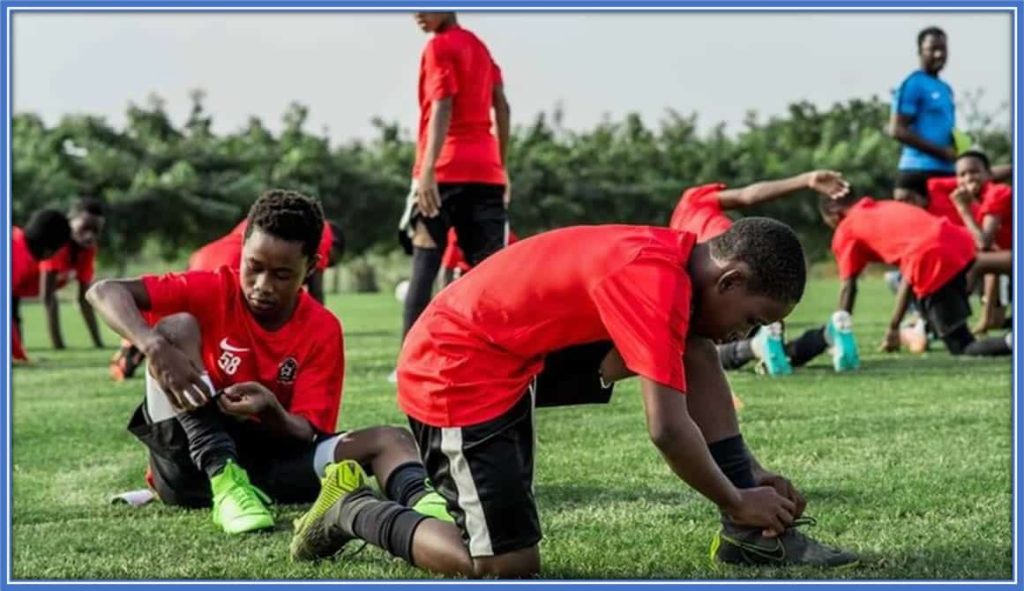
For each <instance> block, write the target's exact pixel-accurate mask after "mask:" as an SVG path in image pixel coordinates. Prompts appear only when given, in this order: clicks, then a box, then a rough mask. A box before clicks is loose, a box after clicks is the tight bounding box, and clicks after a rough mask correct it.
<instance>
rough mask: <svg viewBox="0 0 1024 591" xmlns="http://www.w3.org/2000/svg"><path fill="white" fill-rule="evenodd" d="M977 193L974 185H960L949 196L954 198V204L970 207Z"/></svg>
mask: <svg viewBox="0 0 1024 591" xmlns="http://www.w3.org/2000/svg"><path fill="white" fill-rule="evenodd" d="M976 194H977V193H976V192H975V190H974V186H973V185H958V186H957V188H956V189H954V190H953V192H952V193H951V194H950V196H949V198H950V199H952V200H953V204H954V205H956V206H957V207H959V208H961V209H969V208H970V207H971V203H973V202H974V196H975V195H976Z"/></svg>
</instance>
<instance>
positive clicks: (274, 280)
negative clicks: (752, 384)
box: [11, 12, 1013, 577]
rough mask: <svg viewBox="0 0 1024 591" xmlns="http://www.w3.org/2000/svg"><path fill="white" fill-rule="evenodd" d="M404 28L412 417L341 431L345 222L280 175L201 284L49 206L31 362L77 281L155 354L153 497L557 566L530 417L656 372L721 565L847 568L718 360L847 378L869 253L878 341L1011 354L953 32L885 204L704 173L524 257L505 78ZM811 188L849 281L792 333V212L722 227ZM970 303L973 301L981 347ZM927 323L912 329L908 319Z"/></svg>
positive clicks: (232, 524) (219, 518)
mask: <svg viewBox="0 0 1024 591" xmlns="http://www.w3.org/2000/svg"><path fill="white" fill-rule="evenodd" d="M415 20H416V23H417V24H418V25H419V27H420V28H421V30H423V31H424V32H426V33H429V34H430V40H429V42H428V43H427V45H426V47H425V49H424V51H423V54H422V58H421V67H420V78H419V87H418V99H419V105H420V113H421V116H420V120H419V128H418V134H417V138H418V141H417V150H416V162H415V166H414V169H413V171H412V178H413V182H412V186H411V189H410V193H409V196H408V198H407V207H406V210H405V212H404V215H403V216H402V219H401V221H400V224H399V235H400V238H401V241H402V243H403V245H404V246H405V247H406V248H407V249H408V251H409V252H410V253H411V255H412V272H411V277H410V279H409V284H408V290H407V293H406V294H405V296H404V298H403V299H404V306H405V308H404V316H403V330H402V336H403V344H402V347H401V352H400V355H399V358H398V363H397V368H396V371H395V373H394V374H393V376H392V379H393V380H394V381H395V382H396V383H397V402H398V405H399V406H400V408H401V409H402V411H403V412H404V413H405V414H406V415H407V417H408V422H409V429H405V428H399V427H393V426H371V427H366V428H362V429H358V430H353V431H344V432H338V431H337V426H338V419H339V412H340V406H341V397H342V385H343V381H344V373H345V362H344V359H345V355H344V351H345V349H344V340H343V332H342V328H341V324H340V322H339V321H338V319H337V317H335V315H334V314H333V313H331V312H330V311H328V310H327V309H326V308H325V307H324V306H323V272H324V270H325V269H326V268H327V267H329V266H332V265H334V264H336V263H337V262H338V261H339V260H340V259H341V257H342V254H343V250H344V240H343V238H342V229H341V228H340V227H339V226H338V225H337V224H335V223H332V222H329V221H326V220H325V219H324V216H323V212H322V210H321V207H320V204H319V202H318V201H317V200H316V199H315V198H313V197H309V196H306V195H302V194H300V193H297V192H294V191H289V190H284V189H273V190H268V191H267V192H265V193H264V194H263V195H261V196H260V197H259V198H258V199H257V200H256V202H255V203H254V205H253V206H252V208H251V210H250V211H249V214H248V216H247V218H246V219H245V220H244V221H242V222H241V223H240V224H239V225H238V226H237V227H236V228H235V229H234V230H232V232H231V233H230V234H228V235H227V236H225V237H223V238H221V239H219V240H217V241H215V242H214V243H211V244H209V245H207V246H205V247H203V248H202V249H200V250H198V251H197V252H196V253H195V254H194V255H193V256H192V257H191V258H190V260H189V268H188V270H187V271H184V272H182V273H170V274H165V275H147V276H143V277H140V278H136V279H108V280H103V281H99V282H96V283H95V284H93V283H92V281H93V279H94V261H95V258H96V248H97V247H96V245H97V242H98V239H99V237H100V235H101V233H102V230H103V224H104V217H105V209H104V205H103V203H102V201H100V200H97V199H94V198H83V199H81V200H80V201H77V202H76V203H75V204H74V205H73V206H72V208H71V210H70V211H69V212H68V214H67V215H65V214H63V213H61V212H59V211H56V210H43V211H37V212H35V213H34V214H33V215H32V216H31V218H30V219H29V220H28V222H27V223H26V224H25V225H24V227H22V228H17V227H16V228H14V229H13V233H12V251H11V252H12V266H13V269H12V283H11V285H12V295H13V298H14V329H13V330H12V338H13V341H12V343H13V353H14V358H15V360H20V361H22V362H27V361H28V357H27V355H26V354H25V351H24V349H23V348H22V346H21V339H20V331H21V330H22V324H21V319H20V317H19V315H18V301H19V300H20V299H22V298H28V297H35V296H37V295H40V294H41V296H42V299H43V301H44V303H45V309H46V318H47V322H48V326H49V334H50V336H51V340H52V342H53V345H54V347H56V348H62V347H63V337H62V336H61V330H60V324H59V315H58V300H57V298H56V290H57V289H58V288H59V287H60V286H62V285H63V284H65V283H66V282H68V281H69V280H70V278H71V276H72V274H74V276H75V278H76V279H77V281H78V283H79V298H78V301H79V305H80V307H81V310H82V314H83V317H84V318H85V322H86V324H87V326H88V327H89V333H90V335H91V337H92V340H93V342H94V344H95V345H96V346H97V347H102V346H103V341H102V339H101V337H100V332H99V330H98V327H97V323H96V318H95V317H96V315H97V314H98V315H99V316H100V318H102V319H103V321H105V322H106V323H107V324H108V325H109V326H110V327H111V328H112V329H113V330H114V331H115V332H116V333H118V334H119V335H120V336H121V337H122V338H123V339H124V343H123V344H122V347H121V348H120V350H119V352H118V354H117V355H116V356H115V358H114V360H113V361H112V363H111V373H112V375H113V376H114V377H115V378H116V379H119V380H124V379H127V378H130V377H131V376H132V375H133V374H134V373H135V370H136V368H138V367H144V368H145V371H144V372H143V373H144V379H145V397H144V399H143V400H142V401H141V402H140V404H139V405H138V407H137V408H136V410H135V412H134V413H133V415H132V416H131V418H130V420H129V424H128V429H129V430H130V431H131V432H132V433H133V434H134V435H135V436H136V437H137V438H138V439H139V440H140V441H141V442H142V443H143V444H144V445H145V446H146V447H147V448H148V450H149V456H148V458H149V460H148V465H147V469H146V480H147V482H148V484H149V486H150V488H151V489H152V490H153V491H155V494H156V496H157V497H159V499H160V500H162V501H163V502H165V503H167V504H173V505H181V506H185V507H209V506H211V505H212V508H213V509H212V519H213V522H214V523H215V524H217V526H219V527H221V528H222V529H223V530H224V531H226V532H228V533H233V534H237V533H245V532H251V531H258V530H263V529H267V528H270V527H273V525H274V517H273V512H272V510H271V509H270V507H269V503H270V502H271V501H272V500H274V501H281V502H311V503H312V507H311V508H310V509H309V511H308V512H306V513H305V514H304V515H303V516H302V517H300V518H299V519H298V520H296V522H295V531H294V534H293V539H292V543H291V550H290V552H291V557H292V558H293V559H294V560H322V559H326V558H329V557H335V556H338V555H339V554H340V555H341V556H342V560H343V558H344V554H343V550H344V549H345V548H346V547H347V544H348V542H349V541H351V540H354V539H361V540H364V541H367V542H370V543H372V544H374V545H376V546H379V547H381V548H383V549H384V550H386V551H387V552H389V553H390V554H392V555H394V556H397V557H399V558H402V559H404V560H406V561H408V562H409V563H410V564H413V565H415V566H417V567H420V568H423V569H427V570H430V571H433V572H438V573H444V574H450V575H462V576H468V577H483V576H494V577H528V576H536V575H538V574H539V573H540V572H541V562H540V551H539V542H540V540H541V537H542V536H541V527H540V520H539V517H538V514H537V507H536V503H535V500H534V488H533V465H534V457H535V451H536V450H535V439H534V432H533V429H534V421H533V413H534V412H535V408H536V407H545V406H565V405H573V404H588V403H602V402H607V401H608V400H609V399H610V398H611V396H612V394H613V390H614V386H615V383H616V382H617V381H619V380H621V379H624V378H627V377H630V376H638V377H639V380H640V385H641V387H640V390H641V393H642V397H643V402H644V410H645V415H646V419H647V429H648V436H649V437H650V438H651V440H652V442H653V443H654V445H655V447H656V448H657V449H658V451H659V452H660V453H661V454H662V456H663V457H664V459H665V462H666V463H667V464H668V465H669V467H670V468H671V470H672V471H673V472H674V473H675V475H676V476H678V477H679V478H680V479H681V480H683V481H685V482H686V483H687V484H689V485H690V486H692V487H693V488H694V489H696V490H697V491H698V492H699V493H700V494H702V495H703V496H704V497H706V498H707V499H709V500H710V501H712V502H713V503H715V505H716V506H717V507H718V509H719V511H720V516H721V518H720V526H719V528H718V533H717V535H715V536H714V538H713V541H712V553H713V555H714V556H715V557H716V558H717V559H718V560H720V561H722V562H725V563H729V564H774V565H816V566H827V567H841V566H850V565H853V564H855V563H856V562H857V560H858V557H857V555H856V553H854V552H851V551H848V550H842V549H838V548H835V547H832V546H829V545H826V544H823V543H820V542H818V541H816V540H814V539H812V538H810V537H808V536H807V535H805V534H804V533H803V532H802V531H801V530H800V529H799V526H801V525H804V524H806V523H808V522H809V521H812V520H811V519H810V518H809V517H806V516H805V515H804V510H805V507H806V499H805V498H804V497H803V495H802V494H801V493H800V491H799V490H798V489H797V488H796V487H795V486H794V485H793V484H792V483H791V482H790V481H789V480H788V479H786V478H785V477H784V476H782V475H780V474H779V473H777V472H774V471H772V470H769V469H768V468H766V467H765V466H764V465H763V464H762V463H761V462H760V461H759V460H758V459H757V458H755V456H754V455H753V453H752V452H751V451H750V450H749V449H748V448H747V446H746V444H745V442H744V440H743V437H742V435H741V432H740V428H739V423H738V420H737V417H736V410H735V407H734V400H733V396H732V393H731V389H730V388H729V385H728V382H727V380H726V377H725V373H724V372H723V370H724V369H725V370H728V369H736V368H739V367H741V366H743V365H745V364H748V363H755V364H756V367H757V368H758V369H759V371H761V372H763V373H765V374H769V375H772V376H779V375H785V374H788V373H791V372H792V371H793V368H796V367H800V366H803V365H804V364H806V363H808V362H809V361H810V360H812V359H814V358H815V357H817V356H819V355H823V354H827V355H829V356H830V357H831V363H832V366H833V368H834V370H835V371H837V372H845V371H853V370H856V369H858V367H859V366H860V365H861V361H860V355H859V353H858V346H857V342H856V339H855V338H854V334H853V322H852V315H853V312H854V303H855V300H856V295H857V280H858V277H859V276H860V275H861V274H862V273H863V272H864V270H865V268H866V266H867V265H868V263H872V262H879V263H885V264H888V265H893V266H896V267H897V268H898V269H899V275H898V277H897V279H896V281H895V283H894V285H895V287H896V292H897V293H896V304H895V307H894V311H893V314H892V317H891V320H890V322H889V325H888V330H887V331H886V334H885V338H884V340H883V343H882V348H883V349H884V350H886V351H895V350H897V349H899V348H900V347H901V345H906V346H907V347H909V348H911V349H912V350H915V351H921V350H924V349H925V348H926V347H927V346H928V342H929V340H932V339H936V340H939V341H941V342H942V343H943V344H944V346H945V347H946V348H947V349H948V351H949V352H950V353H951V354H953V355H997V354H1009V353H1010V343H1011V339H1010V336H1009V334H1006V335H1005V336H1004V335H1000V336H998V337H992V338H985V339H978V338H977V337H976V334H975V332H977V333H982V332H986V331H990V330H994V329H995V330H999V329H1002V328H1003V326H1004V317H1005V314H1004V313H1002V312H1000V310H1001V309H1002V308H1004V306H1005V302H1000V294H999V293H998V289H997V286H998V284H999V280H998V278H999V277H1000V276H1001V275H1002V276H1006V275H1009V274H1010V271H1011V264H1010V252H1011V249H1012V243H1013V236H1012V190H1011V188H1010V187H1008V186H1006V185H1004V184H1000V180H1005V179H1007V178H1008V177H1009V175H1010V169H1009V167H1008V166H998V167H994V166H992V165H991V163H990V162H989V159H988V157H987V156H986V155H985V154H984V153H983V152H981V151H980V150H977V149H974V148H972V147H970V145H969V141H965V139H964V136H963V135H962V134H960V133H959V132H958V131H956V130H955V128H954V125H953V123H954V121H955V116H954V114H953V111H952V91H951V90H950V89H949V87H948V85H946V84H945V82H943V81H942V80H941V79H939V76H938V74H939V71H940V70H941V69H942V67H943V66H944V64H945V60H946V51H947V39H946V36H945V34H944V33H943V32H942V31H941V30H939V29H935V28H929V29H925V30H924V31H922V32H921V35H920V36H919V37H918V40H917V47H918V54H919V58H920V63H921V68H920V70H918V71H916V72H915V73H914V74H912V75H911V76H910V77H908V78H907V80H906V81H905V82H904V83H903V84H902V85H901V86H900V88H899V89H898V91H897V93H896V95H895V97H894V101H893V118H892V125H891V129H890V132H891V134H892V135H893V137H895V138H896V139H897V140H898V141H900V142H901V143H903V145H904V147H903V153H902V157H901V161H900V166H899V173H898V176H897V183H896V184H897V188H896V191H894V197H895V198H896V199H875V198H872V197H868V196H863V195H860V194H858V193H856V192H855V190H854V188H852V187H850V186H849V184H848V183H847V181H846V180H844V178H843V175H842V174H841V173H839V172H835V171H830V170H815V171H809V172H806V173H804V174H800V175H797V176H794V177H791V178H787V179H781V180H766V181H763V182H759V183H755V184H753V185H750V186H747V187H742V188H730V187H728V186H727V185H725V184H722V183H710V184H703V185H700V186H693V187H689V188H686V189H685V190H684V191H683V192H682V196H681V198H680V200H679V202H678V205H677V206H676V208H675V210H674V211H673V212H671V217H670V220H669V223H668V224H667V225H666V226H665V227H652V226H633V225H604V226H577V227H571V228H563V229H557V230H552V231H550V232H544V233H542V234H539V235H537V236H533V237H528V238H525V239H523V240H522V241H521V242H519V243H518V244H516V245H515V246H513V247H511V248H506V246H507V245H508V243H509V242H510V237H511V233H510V231H509V223H508V205H509V202H510V198H511V184H510V183H509V179H508V178H507V175H506V168H505V162H506V156H507V149H508V137H509V105H508V101H507V99H506V96H505V92H504V85H503V79H502V73H501V70H500V69H499V68H498V66H497V64H496V63H495V61H494V60H493V58H492V57H491V54H490V53H489V51H488V50H487V48H486V46H485V45H484V44H483V43H482V42H481V41H480V40H479V39H478V38H477V37H476V36H475V35H474V34H473V33H471V32H470V31H468V30H466V29H464V28H462V27H460V26H459V24H458V22H457V19H456V15H455V14H454V13H451V12H438V13H416V15H415ZM807 191H811V192H815V193H817V194H818V196H819V197H818V199H819V209H820V211H821V215H822V220H823V222H824V223H825V224H827V225H828V226H830V227H831V228H833V229H834V234H833V240H832V251H833V253H834V256H835V259H836V262H837V264H838V269H839V278H840V280H841V288H840V290H839V291H840V295H839V302H838V305H837V308H836V311H835V312H834V313H833V314H831V316H830V317H829V318H826V319H823V320H824V323H823V324H822V325H821V326H819V327H815V328H812V329H809V330H806V331H804V332H803V333H802V334H800V335H798V336H795V337H792V336H791V335H787V334H786V331H785V329H784V326H783V319H784V318H785V317H786V316H787V315H788V314H789V313H790V312H791V311H792V310H793V308H794V307H795V306H796V305H797V303H798V302H799V301H800V299H801V298H802V296H803V293H804V287H805V284H806V267H805V265H806V263H805V257H804V252H803V248H802V246H801V244H800V242H799V240H798V239H797V237H796V235H795V234H794V233H793V232H792V230H791V229H790V228H789V227H788V226H786V225H785V224H782V223H780V222H778V221H775V220H771V219H767V218H759V217H730V216H729V215H727V214H726V212H728V211H735V210H741V209H743V208H747V207H751V206H755V205H758V204H761V203H765V202H767V201H770V200H774V199H782V198H800V197H799V195H800V194H802V193H806V192H807ZM668 213H669V212H666V217H668ZM456 241H457V244H456ZM446 249H447V250H448V253H449V254H443V253H445V251H446ZM442 266H444V267H446V268H447V269H448V270H449V271H448V272H447V273H446V277H447V278H446V281H445V283H446V286H445V287H444V288H443V289H442V290H441V292H440V293H439V294H438V295H437V296H436V297H434V296H433V291H434V289H433V288H434V283H435V281H436V278H437V276H438V273H439V270H440V269H441V267H442ZM456 269H458V271H457V272H456V271H455V270H456ZM524 269H529V270H530V271H529V272H523V270H524ZM456 275H462V276H461V277H459V278H458V279H454V278H455V276H456ZM453 279H454V280H453ZM977 287H981V288H982V290H983V300H982V301H983V310H984V312H983V314H982V318H981V322H980V323H979V324H978V325H977V326H975V327H974V328H975V329H976V330H975V331H974V332H972V330H971V328H970V327H969V326H968V320H969V318H970V316H971V306H970V301H969V298H970V296H971V294H972V293H973V292H974V291H976V288H977ZM909 308H913V309H914V311H915V312H914V314H915V315H916V316H917V318H918V320H916V321H915V320H912V319H908V318H905V316H907V311H908V309H909ZM370 476H373V477H375V478H376V481H377V483H378V486H377V487H376V488H375V487H372V486H370V480H369V478H370Z"/></svg>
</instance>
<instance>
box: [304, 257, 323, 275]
mask: <svg viewBox="0 0 1024 591" xmlns="http://www.w3.org/2000/svg"><path fill="white" fill-rule="evenodd" d="M320 258H321V257H320V255H319V254H314V255H313V256H311V257H309V269H307V270H306V279H305V280H306V281H309V280H310V279H312V278H313V273H316V270H317V265H318V264H319V263H320Z"/></svg>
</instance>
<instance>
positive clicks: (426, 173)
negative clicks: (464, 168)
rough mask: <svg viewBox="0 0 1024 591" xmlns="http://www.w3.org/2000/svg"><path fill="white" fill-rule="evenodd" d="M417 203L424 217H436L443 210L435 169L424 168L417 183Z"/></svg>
mask: <svg viewBox="0 0 1024 591" xmlns="http://www.w3.org/2000/svg"><path fill="white" fill-rule="evenodd" d="M416 205H417V207H419V210H420V213H421V214H423V217H427V218H432V217H436V216H437V214H438V213H440V211H441V194H440V191H439V190H438V188H437V178H436V177H435V176H434V171H433V169H429V168H424V169H423V171H422V172H421V173H420V178H419V179H418V180H417V183H416Z"/></svg>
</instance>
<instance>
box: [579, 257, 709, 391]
mask: <svg viewBox="0 0 1024 591" xmlns="http://www.w3.org/2000/svg"><path fill="white" fill-rule="evenodd" d="M590 296H591V297H592V298H593V300H594V303H595V304H596V306H597V310H598V313H599V314H600V315H601V321H602V322H603V323H604V327H605V329H606V330H607V331H608V334H609V336H611V339H612V342H613V343H614V344H615V348H616V349H617V350H618V351H619V354H621V355H622V359H623V360H624V361H625V362H626V367H628V368H629V369H630V370H631V371H633V372H634V373H636V374H637V375H641V376H644V377H645V378H648V379H651V380H654V381H655V382H658V383H659V384H664V385H665V386H668V387H670V388H674V389H676V390H679V391H680V392H686V377H685V374H684V372H683V353H684V352H685V349H686V333H687V330H688V327H689V320H690V318H689V310H690V279H689V277H687V276H686V274H685V273H684V272H683V271H682V269H680V268H679V267H678V265H677V264H674V263H673V262H672V261H671V260H669V259H668V257H659V256H657V255H654V254H645V253H644V252H643V251H641V252H640V254H638V256H637V257H636V258H635V259H633V260H632V261H630V262H629V263H627V264H625V265H623V266H622V267H620V268H619V269H618V270H616V271H614V272H613V273H611V274H610V275H608V276H606V277H604V278H603V279H602V280H601V281H600V282H599V283H598V284H597V285H595V286H594V287H593V288H592V289H591V291H590Z"/></svg>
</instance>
